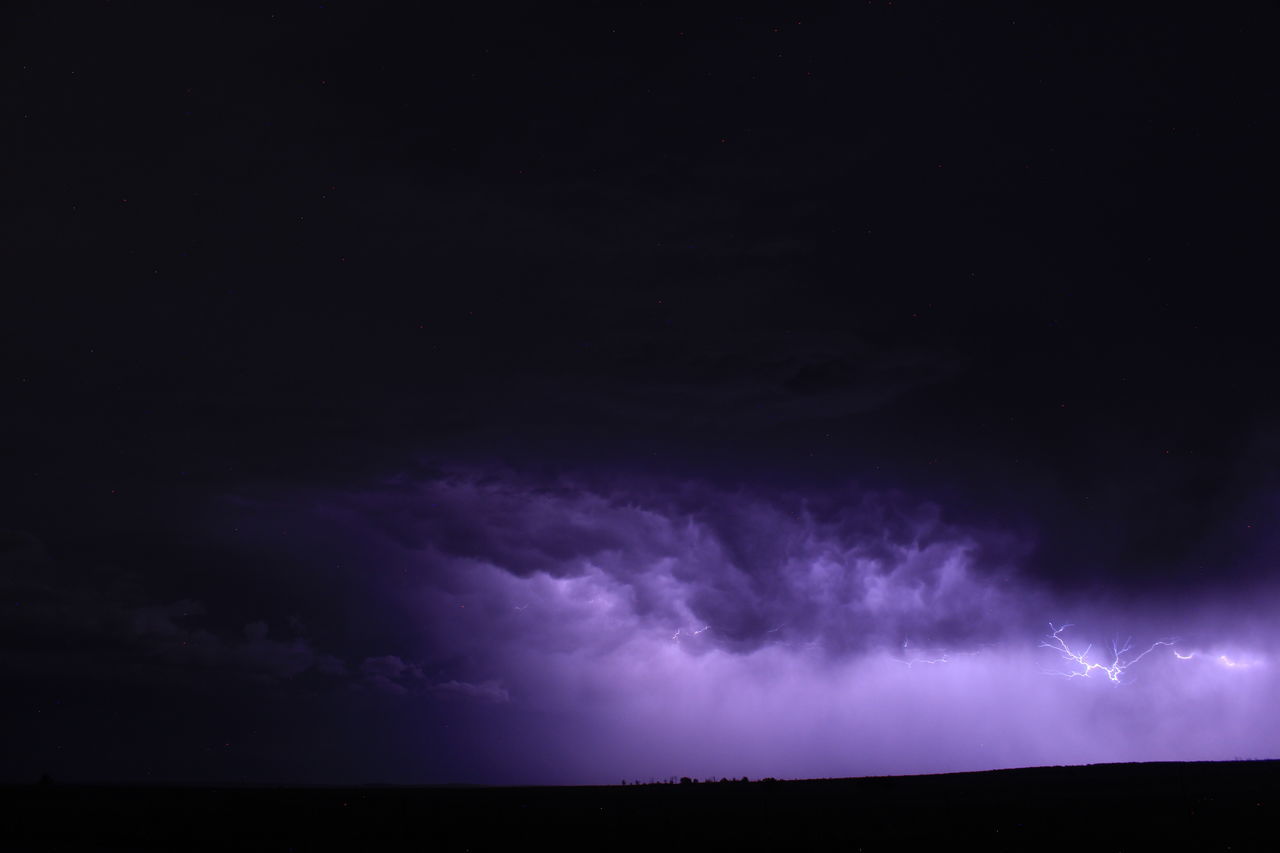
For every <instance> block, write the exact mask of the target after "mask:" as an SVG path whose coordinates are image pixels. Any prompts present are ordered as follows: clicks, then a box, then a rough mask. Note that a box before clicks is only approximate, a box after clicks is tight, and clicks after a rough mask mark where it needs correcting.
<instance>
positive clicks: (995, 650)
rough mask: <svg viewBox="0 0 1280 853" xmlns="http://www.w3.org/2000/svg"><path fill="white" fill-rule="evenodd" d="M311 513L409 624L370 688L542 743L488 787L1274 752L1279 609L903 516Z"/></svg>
mask: <svg viewBox="0 0 1280 853" xmlns="http://www.w3.org/2000/svg"><path fill="white" fill-rule="evenodd" d="M280 500H283V499H280ZM288 503H291V504H292V505H293V506H295V507H296V506H297V503H298V498H297V496H292V497H290V498H289V499H288ZM307 503H308V505H309V506H310V510H309V511H308V513H307V518H308V519H309V520H308V521H307V522H306V523H308V524H310V525H312V526H313V527H314V528H315V529H320V528H321V527H323V529H325V530H327V531H329V532H330V534H332V535H340V536H342V537H345V538H346V539H347V540H348V541H353V542H356V543H358V547H359V549H360V550H361V553H362V554H363V565H362V567H361V568H360V569H359V571H360V572H362V573H364V580H363V581H362V582H364V583H367V584H372V585H375V586H378V587H379V588H380V589H384V590H387V593H386V595H385V597H384V599H382V600H383V601H384V602H385V604H384V605H383V606H385V607H386V608H388V611H387V613H386V614H383V618H385V619H386V620H387V621H388V623H389V624H391V623H394V624H395V625H397V626H399V627H397V628H396V629H394V640H391V639H388V640H387V641H386V642H388V643H391V642H394V643H396V644H397V646H396V647H394V648H390V647H388V648H384V649H381V650H379V651H378V653H377V654H370V655H369V656H368V657H367V658H365V659H364V660H363V662H353V663H352V667H353V671H354V672H356V673H357V674H358V676H359V677H360V679H361V681H360V683H361V685H363V687H364V688H368V689H373V690H376V691H380V692H382V693H385V694H387V695H392V696H401V697H409V696H413V695H430V696H435V697H437V698H438V697H441V696H444V695H449V696H452V697H454V698H456V699H457V700H458V701H460V702H465V703H470V704H471V705H472V706H473V707H474V708H475V709H477V711H476V713H477V714H479V709H481V708H483V707H494V706H502V711H503V713H505V714H506V715H507V717H506V718H505V719H512V718H516V717H524V718H530V719H534V718H536V719H538V720H539V721H540V723H539V725H540V726H541V729H540V731H542V732H543V735H542V739H541V740H540V741H539V742H537V743H530V742H523V743H521V745H520V747H519V748H518V749H513V750H511V751H510V753H509V754H506V753H504V752H503V751H502V750H492V751H491V752H490V754H489V758H488V761H489V765H488V766H489V769H488V770H487V771H486V772H487V773H488V775H487V776H486V777H485V779H484V780H483V781H507V782H516V781H519V782H585V783H598V782H601V783H610V782H616V781H617V780H618V779H620V778H625V779H642V780H643V779H650V778H666V777H669V776H671V775H673V774H675V775H691V776H696V777H715V778H719V777H722V776H729V777H741V776H744V775H745V776H752V777H761V776H778V777H826V776H851V775H864V774H900V773H924V772H940V771H955V770H973V769H984V768H997V767H1011V766H1025V765H1043V764H1078V763H1093V762H1113V761H1149V760H1201V759H1230V758H1234V757H1247V758H1258V757H1270V756H1274V755H1276V754H1277V753H1278V752H1280V749H1278V748H1277V745H1278V744H1280V733H1278V732H1277V730H1276V728H1275V726H1274V725H1273V724H1272V715H1273V709H1274V707H1275V704H1276V700H1277V699H1280V689H1278V688H1280V685H1277V682H1276V679H1275V676H1274V672H1273V669H1272V668H1271V667H1270V666H1269V663H1270V660H1269V656H1270V648H1271V644H1272V642H1273V640H1274V636H1275V629H1274V628H1273V627H1271V625H1270V624H1269V623H1268V622H1266V621H1264V620H1263V619H1261V618H1259V617H1260V616H1264V615H1265V613H1266V612H1267V609H1268V605H1270V603H1271V601H1272V600H1273V596H1272V591H1271V590H1269V589H1260V590H1240V591H1237V592H1236V594H1231V595H1228V594H1225V593H1223V594H1219V595H1217V596H1210V595H1207V594H1201V595H1198V596H1196V600H1195V603H1193V604H1187V603H1186V601H1185V600H1181V599H1179V598H1174V597H1169V596H1164V597H1155V596H1153V597H1150V598H1148V599H1143V600H1134V599H1133V598H1132V597H1130V598H1129V599H1127V600H1118V599H1104V598H1102V597H1101V596H1099V595H1096V594H1079V593H1077V594H1072V595H1067V594H1063V593H1053V592H1052V591H1051V590H1049V589H1048V588H1045V587H1043V586H1041V585H1039V584H1037V583H1036V582H1034V581H1032V580H1030V579H1029V578H1028V577H1027V576H1026V575H1025V574H1024V573H1021V570H1022V569H1023V567H1024V564H1025V563H1026V562H1027V561H1028V560H1029V559H1030V557H1029V555H1030V554H1031V553H1032V545H1033V543H1032V542H1030V541H1026V537H1025V536H1023V535H1017V534H1014V533H1011V532H1007V531H1001V530H992V529H978V528H974V527H963V526H958V525H956V524H952V523H949V522H948V521H947V512H946V509H945V507H938V506H936V505H933V504H931V503H928V502H926V501H920V500H915V499H912V498H910V497H908V496H906V495H902V494H876V493H868V492H862V491H858V490H855V489H848V490H844V491H827V492H822V493H812V494H805V495H800V494H794V493H780V492H768V491H765V490H763V489H761V490H754V491H752V490H745V489H738V490H725V489H723V488H719V487H714V486H711V485H708V484H706V483H700V482H690V481H674V480H671V481H667V480H662V479H661V478H651V479H649V480H648V481H643V482H637V481H635V480H631V481H628V482H625V483H623V482H620V481H610V480H608V479H607V478H595V479H593V480H588V479H585V478H582V479H572V478H562V479H557V480H554V481H549V480H539V479H536V478H532V477H529V476H522V475H518V474H513V473H510V472H493V471H469V472H453V473H448V474H438V475H433V476H430V477H423V478H422V479H419V480H413V479H403V480H400V481H398V482H394V483H388V484H384V485H381V486H379V487H371V488H368V489H365V490H363V491H359V492H355V493H346V494H329V495H327V496H324V497H320V498H317V497H315V496H312V497H311V498H310V499H309V500H308V502H307ZM237 504H238V506H239V508H240V509H241V510H243V511H247V512H251V513H252V514H254V515H256V516H257V517H259V518H269V517H272V515H273V513H276V512H278V511H279V510H280V508H281V507H282V506H283V505H284V504H283V503H277V502H276V501H275V500H268V499H263V498H257V499H255V500H252V501H250V500H247V499H238V501H237ZM335 531H336V533H335ZM1050 622H1052V623H1053V624H1054V627H1051V626H1050V624H1049V623H1050ZM1062 623H1071V627H1070V628H1068V629H1065V631H1064V632H1063V633H1061V634H1060V636H1061V637H1062V638H1064V639H1065V640H1066V641H1068V642H1069V644H1070V645H1069V647H1067V649H1068V652H1069V653H1067V652H1064V651H1063V650H1062V649H1061V648H1058V647H1056V646H1057V644H1056V643H1055V641H1054V637H1053V634H1052V632H1053V630H1054V629H1055V628H1060V626H1061V625H1062ZM386 636H388V637H391V636H393V634H391V633H389V634H387V635H386ZM1130 636H1132V648H1131V649H1130V650H1128V651H1125V649H1124V643H1125V642H1126V640H1128V638H1129V637H1130ZM1046 641H1047V642H1046ZM1113 641H1115V642H1118V643H1119V645H1117V646H1116V647H1115V651H1119V652H1121V653H1122V654H1119V655H1117V654H1115V651H1113V647H1112V643H1113ZM1091 644H1092V645H1091ZM1090 645H1091V648H1089V647H1090ZM1072 655H1074V657H1073V656H1072ZM1095 662H1096V663H1097V664H1098V666H1096V667H1095V666H1094V663H1095ZM1106 667H1110V668H1109V669H1108V668H1106ZM1082 675H1088V676H1090V677H1079V676H1082ZM1108 676H1114V677H1108ZM476 719H477V720H479V719H481V716H477V717H476ZM483 719H491V718H490V717H484V718H483ZM492 719H498V718H492ZM474 725H475V726H478V727H479V729H478V730H473V731H471V732H470V736H471V737H472V738H473V740H478V741H483V740H484V739H485V736H486V732H485V731H484V730H483V728H484V726H485V725H490V723H483V722H478V723H475V724H474ZM492 725H494V726H495V727H497V726H501V725H503V723H501V722H494V723H492ZM496 734H497V733H496V732H495V736H496ZM424 762H425V763H426V764H429V763H430V759H429V757H424ZM424 772H427V773H429V772H430V771H429V770H424ZM478 781H479V780H478Z"/></svg>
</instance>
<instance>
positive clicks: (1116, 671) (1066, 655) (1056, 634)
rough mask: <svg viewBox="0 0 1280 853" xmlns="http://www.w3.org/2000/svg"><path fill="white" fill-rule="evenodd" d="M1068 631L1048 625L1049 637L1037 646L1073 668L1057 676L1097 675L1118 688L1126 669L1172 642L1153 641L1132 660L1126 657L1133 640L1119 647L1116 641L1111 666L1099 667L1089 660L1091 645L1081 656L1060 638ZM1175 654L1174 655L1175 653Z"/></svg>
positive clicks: (1112, 645) (1065, 627)
mask: <svg viewBox="0 0 1280 853" xmlns="http://www.w3.org/2000/svg"><path fill="white" fill-rule="evenodd" d="M1070 627H1071V626H1070V625H1060V626H1058V627H1056V628H1055V627H1054V625H1053V623H1052V622H1050V623H1049V630H1050V631H1051V632H1052V633H1050V634H1049V635H1048V636H1047V637H1045V638H1044V640H1042V641H1041V643H1040V646H1041V648H1046V649H1053V650H1054V651H1055V652H1058V653H1059V654H1060V655H1062V659H1063V660H1069V661H1071V662H1072V663H1074V664H1075V668H1073V669H1071V670H1070V671H1068V672H1062V673H1057V674H1058V675H1062V676H1064V677H1066V678H1089V677H1091V676H1092V675H1093V674H1094V673H1095V672H1097V673H1101V674H1103V675H1105V676H1106V677H1107V678H1108V679H1109V680H1111V681H1114V682H1116V683H1117V684H1118V683H1120V677H1121V676H1122V675H1124V672H1125V670H1127V669H1128V668H1129V667H1131V666H1133V665H1134V664H1135V663H1137V662H1138V661H1140V660H1142V659H1143V658H1144V657H1146V656H1147V655H1149V654H1151V653H1152V652H1154V651H1155V650H1156V649H1158V648H1160V647H1161V646H1172V645H1173V644H1174V641H1173V640H1156V641H1155V642H1154V643H1152V644H1151V645H1150V646H1148V647H1147V648H1146V649H1145V650H1144V651H1142V652H1141V653H1139V654H1137V655H1134V656H1133V657H1126V655H1127V654H1128V653H1129V652H1131V651H1132V650H1133V638H1132V637H1130V638H1129V639H1128V640H1126V641H1125V642H1124V645H1121V644H1120V643H1119V641H1116V642H1113V643H1112V644H1111V662H1110V663H1100V662H1096V661H1091V660H1089V652H1090V651H1091V650H1092V649H1093V646H1092V645H1090V646H1086V647H1085V649H1084V651H1082V652H1077V651H1075V650H1073V649H1072V648H1071V646H1069V645H1068V644H1067V641H1066V640H1064V639H1063V638H1062V632H1063V631H1065V630H1067V629H1068V628H1070ZM1174 654H1177V652H1174Z"/></svg>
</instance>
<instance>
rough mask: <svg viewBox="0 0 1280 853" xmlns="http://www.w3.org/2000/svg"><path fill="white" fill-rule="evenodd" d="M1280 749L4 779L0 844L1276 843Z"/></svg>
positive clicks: (1038, 846)
mask: <svg viewBox="0 0 1280 853" xmlns="http://www.w3.org/2000/svg"><path fill="white" fill-rule="evenodd" d="M1278 781H1280V762H1275V761H1250V762H1221V763H1195V764H1111V765H1096V766H1092V767H1049V768H1033V769H1026V770H1003V771H992V772H988V773H961V774H952V775H945V776H904V777H890V778H871V779H841V780H817V781H798V782H774V781H761V782H749V783H747V782H729V783H724V782H721V783H701V784H696V783H695V784H683V785H681V784H676V785H641V786H623V787H601V788H448V787H443V788H442V787H433V788H386V787H375V788H193V787H177V788H149V787H128V786H112V787H104V786H73V785H56V784H44V785H32V786H8V787H6V788H4V789H2V790H3V797H4V806H3V811H4V813H5V815H6V816H5V817H4V819H3V826H4V829H3V834H2V835H0V849H5V850H13V851H26V850H117V849H118V850H192V849H195V850H215V849H217V850H224V849H225V850H246V849H251V850H276V851H290V850H293V851H306V850H361V849H364V850H396V849H415V850H467V849H470V850H483V849H519V848H527V847H530V846H533V845H537V846H541V845H542V844H544V843H545V844H549V845H551V849H554V850H564V849H566V848H570V849H597V850H617V849H643V850H672V849H680V850H684V849H689V850H703V851H705V850H721V849H729V850H732V849H759V848H773V849H792V850H804V849H844V850H857V849H859V848H861V849H863V850H873V849H896V848H902V847H903V846H911V847H915V846H917V845H920V844H930V843H942V844H948V845H954V844H956V843H957V842H963V841H970V840H971V841H975V842H978V843H979V844H980V845H981V846H980V848H979V849H991V848H993V847H994V848H997V849H1034V850H1043V849H1045V848H1051V849H1065V848H1075V849H1079V845H1080V844H1082V843H1084V844H1088V849H1089V850H1137V849H1144V848H1149V847H1152V846H1153V845H1156V846H1159V847H1161V848H1164V849H1168V848H1169V847H1170V846H1172V847H1174V848H1178V849H1189V850H1192V849H1193V850H1208V849H1213V850H1225V849H1235V850H1240V849H1261V848H1269V849H1275V844H1276V841H1277V834H1276V829H1277V827H1276V816H1277V815H1276V808H1275V807H1276V803H1277V798H1276V795H1277V793H1278V791H1277V787H1278V786H1277V782H1278Z"/></svg>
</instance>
